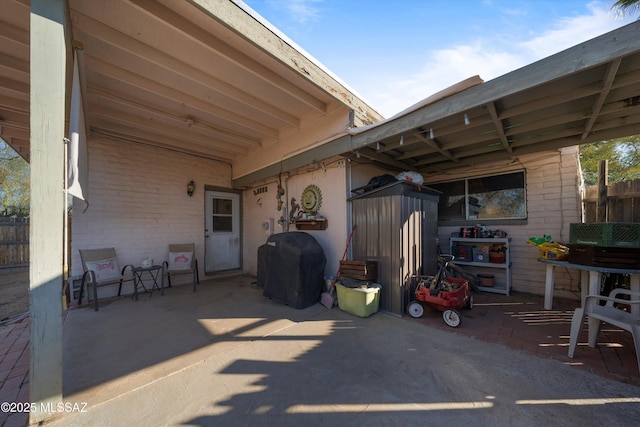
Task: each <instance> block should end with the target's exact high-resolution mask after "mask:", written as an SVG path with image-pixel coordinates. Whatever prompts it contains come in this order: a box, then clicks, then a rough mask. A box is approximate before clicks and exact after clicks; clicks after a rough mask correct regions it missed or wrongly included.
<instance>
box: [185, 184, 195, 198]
mask: <svg viewBox="0 0 640 427" xmlns="http://www.w3.org/2000/svg"><path fill="white" fill-rule="evenodd" d="M195 190H196V183H195V182H193V180H191V181H189V182H188V183H187V194H188V195H189V197H191V196H193V192H194V191H195Z"/></svg>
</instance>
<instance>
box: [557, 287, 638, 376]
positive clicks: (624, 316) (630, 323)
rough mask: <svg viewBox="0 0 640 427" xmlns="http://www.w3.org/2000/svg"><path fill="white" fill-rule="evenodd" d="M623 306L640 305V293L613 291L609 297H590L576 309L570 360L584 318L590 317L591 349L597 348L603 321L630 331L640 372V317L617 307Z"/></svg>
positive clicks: (570, 345) (588, 321)
mask: <svg viewBox="0 0 640 427" xmlns="http://www.w3.org/2000/svg"><path fill="white" fill-rule="evenodd" d="M619 295H628V296H629V297H630V299H629V300H627V299H623V298H619V297H618V296H619ZM600 301H606V304H605V305H600ZM623 304H624V305H631V304H640V292H634V291H631V290H629V289H622V288H617V289H614V290H613V291H611V293H610V294H609V296H604V295H588V296H587V298H586V299H585V302H584V306H583V307H580V308H576V310H575V312H574V313H573V319H572V321H571V337H570V339H569V353H568V356H569V358H571V359H573V354H574V352H575V349H576V344H577V343H578V337H579V335H580V331H581V330H582V325H583V324H584V317H585V316H588V319H587V323H588V327H589V341H588V342H589V347H591V348H595V347H596V340H597V338H598V333H599V332H600V325H601V323H602V322H603V321H604V322H607V323H609V324H611V325H614V326H617V327H619V328H621V329H624V330H625V331H629V332H631V335H632V336H633V343H634V345H635V348H636V358H637V360H638V370H640V316H638V315H634V314H631V313H630V312H629V311H625V310H623V309H621V308H618V307H617V305H623Z"/></svg>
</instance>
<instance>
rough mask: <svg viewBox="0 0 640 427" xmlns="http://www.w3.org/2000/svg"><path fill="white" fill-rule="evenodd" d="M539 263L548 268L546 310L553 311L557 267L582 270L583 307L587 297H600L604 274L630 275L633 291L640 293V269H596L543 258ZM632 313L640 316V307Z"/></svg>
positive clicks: (634, 308)
mask: <svg viewBox="0 0 640 427" xmlns="http://www.w3.org/2000/svg"><path fill="white" fill-rule="evenodd" d="M538 262H541V263H543V264H546V266H547V274H546V278H545V284H544V308H545V310H551V307H552V303H553V286H554V280H555V274H554V269H555V267H565V268H574V269H576V270H580V297H581V305H584V300H585V299H586V298H587V295H600V279H601V276H602V273H618V274H629V275H630V277H631V290H632V291H640V269H622V268H607V267H595V266H592V265H581V264H572V263H570V262H568V261H552V260H548V259H542V258H538ZM631 313H632V314H636V315H640V307H638V304H633V305H632V307H631Z"/></svg>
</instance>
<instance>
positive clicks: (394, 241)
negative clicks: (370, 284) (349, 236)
mask: <svg viewBox="0 0 640 427" xmlns="http://www.w3.org/2000/svg"><path fill="white" fill-rule="evenodd" d="M438 199H439V192H438V191H436V190H433V189H431V188H428V187H424V186H419V185H415V184H410V183H407V182H405V181H398V182H393V183H391V184H387V185H385V186H382V187H379V188H376V189H374V190H371V191H368V192H366V193H363V194H359V195H357V196H354V197H352V198H351V199H349V201H351V203H352V212H353V225H354V226H356V232H355V233H354V235H353V241H352V257H353V259H354V260H367V261H377V262H378V280H377V282H378V283H380V284H381V285H382V290H381V294H380V310H383V311H386V312H389V313H392V314H396V315H399V316H402V315H403V314H404V313H405V310H406V307H407V304H408V302H409V291H410V287H411V286H410V284H411V276H412V275H416V274H420V275H432V274H435V272H436V268H437V261H436V257H437V236H438V234H437V223H438Z"/></svg>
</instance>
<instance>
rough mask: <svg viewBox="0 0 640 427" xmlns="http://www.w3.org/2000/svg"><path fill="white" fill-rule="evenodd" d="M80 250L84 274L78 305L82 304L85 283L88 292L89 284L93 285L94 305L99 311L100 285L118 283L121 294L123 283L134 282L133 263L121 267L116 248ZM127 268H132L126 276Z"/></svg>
mask: <svg viewBox="0 0 640 427" xmlns="http://www.w3.org/2000/svg"><path fill="white" fill-rule="evenodd" d="M79 251H80V259H81V260H82V268H83V269H84V274H83V275H82V282H81V283H80V292H79V294H78V305H80V304H82V293H83V291H84V287H85V285H87V292H88V289H89V285H91V286H92V287H93V305H94V307H95V310H96V311H98V287H100V286H106V285H115V284H118V296H120V293H121V292H122V284H123V283H125V282H133V265H125V266H124V267H122V269H120V265H119V263H118V257H117V256H116V250H115V249H114V248H102V249H80V250H79ZM127 268H130V269H131V270H130V272H129V275H127V276H125V272H126V270H127Z"/></svg>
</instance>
